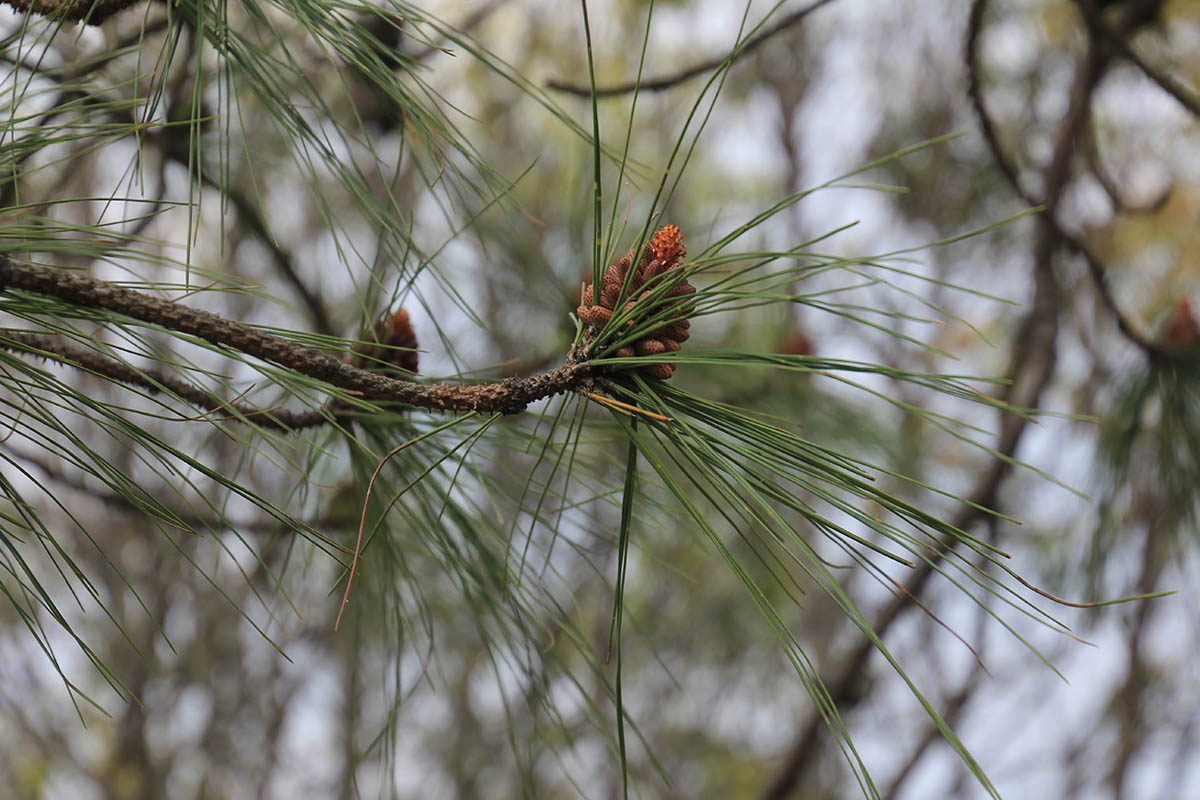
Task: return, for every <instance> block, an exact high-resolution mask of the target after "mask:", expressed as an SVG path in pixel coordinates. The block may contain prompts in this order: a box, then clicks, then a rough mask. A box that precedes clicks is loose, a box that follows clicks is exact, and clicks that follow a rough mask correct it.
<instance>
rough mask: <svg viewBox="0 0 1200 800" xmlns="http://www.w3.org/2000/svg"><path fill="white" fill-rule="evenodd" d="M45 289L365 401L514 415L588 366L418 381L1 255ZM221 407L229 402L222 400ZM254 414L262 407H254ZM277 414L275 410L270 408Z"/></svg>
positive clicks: (4, 265)
mask: <svg viewBox="0 0 1200 800" xmlns="http://www.w3.org/2000/svg"><path fill="white" fill-rule="evenodd" d="M12 290H20V291H25V292H33V293H35V294H41V295H47V296H49V297H55V298H57V299H59V300H63V301H65V302H68V303H72V304H75V305H79V306H84V307H87V308H95V309H104V310H106V311H110V312H113V313H116V314H121V315H123V316H126V317H130V318H132V319H136V320H140V321H142V322H146V323H150V324H152V325H158V326H160V327H163V328H166V329H167V330H171V331H175V332H177V333H184V334H188V335H191V336H196V337H198V338H200V339H203V340H204V341H206V342H209V343H211V344H215V345H219V346H222V347H227V348H230V349H232V350H236V351H238V352H240V353H244V354H246V355H249V356H253V357H254V358H258V359H261V360H263V361H268V362H270V363H272V364H276V365H278V366H281V367H284V368H286V369H290V370H292V371H294V372H298V373H300V374H302V375H306V376H308V377H310V378H314V379H316V380H320V381H323V382H325V383H328V384H330V385H331V386H336V387H337V388H339V389H342V390H344V391H347V392H352V393H354V394H357V395H359V396H361V397H363V398H364V399H368V400H382V401H389V402H394V403H403V404H405V405H409V406H414V407H417V408H424V409H429V410H435V411H480V412H485V413H500V414H517V413H520V412H521V411H524V410H525V408H526V407H527V406H528V405H529V404H530V403H532V402H534V401H536V400H541V399H542V398H545V397H550V396H552V395H556V394H561V393H563V392H568V391H574V390H576V389H585V388H588V387H589V386H591V385H592V383H593V380H592V379H593V372H594V368H593V367H592V366H591V365H590V364H589V363H587V362H585V361H577V360H574V359H573V358H572V359H569V360H568V361H567V363H566V364H564V365H562V366H560V367H558V368H557V369H553V370H550V371H549V372H544V373H542V374H540V375H534V376H531V377H528V378H524V377H514V378H506V379H505V380H503V381H499V382H497V383H484V384H453V383H435V384H419V383H413V382H410V381H404V380H398V379H396V378H391V377H388V376H386V375H381V374H379V373H377V372H372V371H370V370H366V369H360V368H358V367H355V366H352V365H350V364H347V363H346V362H344V361H342V360H340V359H338V358H336V357H334V356H332V355H330V354H328V353H325V352H322V351H320V350H314V349H312V348H310V347H305V346H304V345H301V344H298V343H296V342H293V341H291V340H289V339H285V338H283V337H282V336H276V335H275V334H271V333H267V332H265V331H261V330H258V329H256V328H253V327H251V326H249V325H246V324H243V323H240V322H234V321H231V320H227V319H225V318H223V317H220V316H218V315H216V314H213V313H211V312H208V311H202V310H199V309H194V308H189V307H187V306H184V305H182V304H180V303H173V302H171V301H169V300H165V299H162V298H158V297H153V296H151V295H148V294H144V293H142V292H138V291H135V290H133V289H126V288H123V287H119V286H114V285H112V284H110V283H106V282H104V281H100V280H96V279H95V278H90V277H87V276H84V275H80V274H77V273H74V272H69V271H67V270H63V269H56V268H53V267H45V266H38V265H32V264H19V263H17V262H15V261H13V260H12V259H10V258H8V257H7V256H0V291H12ZM224 407H228V406H227V405H226V406H224ZM260 413H261V412H260ZM273 413H274V415H275V416H278V412H273Z"/></svg>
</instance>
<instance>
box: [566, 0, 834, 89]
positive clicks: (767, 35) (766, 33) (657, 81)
mask: <svg viewBox="0 0 1200 800" xmlns="http://www.w3.org/2000/svg"><path fill="white" fill-rule="evenodd" d="M832 2H833V0H816V2H814V3H812V4H811V5H808V6H805V7H804V8H801V9H797V10H796V11H793V12H792V13H791V14H787V15H785V16H784V17H782V18H781V19H780V20H779V21H778V22H776V23H775V24H774V25H772V26H770V27H769V28H767V29H765V30H763V31H761V32H760V33H758V34H756V35H755V36H752V37H751V38H750V39H748V40H747V41H746V43H745V44H744V45H742V46H741V47H740V48H738V49H737V50H735V51H734V52H732V53H730V54H729V55H725V56H720V57H717V58H711V59H709V60H708V61H703V62H701V63H699V64H696V65H695V66H692V67H688V68H687V69H685V70H683V71H682V72H676V73H675V74H674V75H667V76H664V77H661V78H651V79H649V80H644V81H642V82H640V83H638V82H636V81H634V82H630V83H618V84H616V85H615V86H603V87H600V86H598V87H596V97H616V96H618V95H622V94H629V93H630V92H634V91H640V92H661V91H665V90H667V89H670V88H672V87H675V86H678V85H679V84H681V83H683V82H684V81H686V80H690V79H691V78H695V77H696V76H698V75H703V74H704V73H706V72H712V71H713V70H714V69H717V68H718V67H720V66H721V65H722V64H724V63H726V62H732V61H736V60H738V59H739V58H741V57H742V56H744V55H746V54H748V53H751V52H753V51H754V50H756V49H758V48H759V47H761V46H762V45H764V44H766V43H767V41H769V40H770V39H771V38H772V37H774V36H776V35H777V34H780V33H783V32H784V31H786V30H787V29H789V28H791V27H792V26H794V25H796V24H798V23H799V22H800V21H801V20H803V19H804V18H805V17H807V16H808V15H809V14H811V13H812V12H814V11H816V10H817V9H818V8H821V7H822V6H826V5H829V4H830V3H832ZM546 88H548V89H554V90H555V91H559V92H566V93H567V94H573V95H575V96H577V97H591V96H592V88H591V87H590V86H579V85H577V84H574V83H569V82H567V81H560V80H551V81H547V83H546Z"/></svg>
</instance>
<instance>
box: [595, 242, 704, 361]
mask: <svg viewBox="0 0 1200 800" xmlns="http://www.w3.org/2000/svg"><path fill="white" fill-rule="evenodd" d="M686 255H687V247H686V246H685V245H684V244H683V234H682V233H680V231H679V228H678V226H676V225H666V226H664V227H662V228H660V229H659V230H658V232H657V233H655V234H654V236H652V237H651V238H650V241H649V242H648V243H647V244H646V246H645V247H643V248H642V251H641V253H640V254H638V255H637V256H635V254H634V251H633V250H630V251H629V252H628V253H626V254H625V255H623V256H621V257H620V258H619V259H617V260H616V261H614V262H613V263H612V264H609V266H608V269H606V270H605V271H604V274H603V275H602V276H601V280H600V296H599V297H598V298H597V297H596V292H595V289H594V288H593V286H592V285H591V284H588V285H587V287H585V288H584V290H583V297H582V298H581V300H580V304H579V308H578V309H576V313H577V314H578V315H579V319H580V320H581V321H582V322H583V323H584V324H585V325H588V326H591V327H592V328H594V329H599V328H603V327H604V326H605V325H607V324H608V322H609V320H611V319H612V317H613V313H614V312H615V311H616V310H617V303H618V302H620V299H621V296H622V292H621V290H622V289H623V288H626V280H627V279H628V282H629V285H628V291H627V292H626V293H625V298H626V302H625V304H624V305H623V306H622V310H623V311H627V310H628V309H630V308H632V307H634V305H635V303H636V302H638V301H642V300H645V299H646V298H647V297H649V296H650V295H651V293H652V292H653V291H654V290H655V289H657V288H659V287H660V286H663V285H667V284H673V285H672V286H671V288H670V290H668V291H667V292H665V293H664V294H663V295H662V296H661V297H660V298H659V299H658V300H657V301H656V302H655V303H654V304H653V305H650V306H646V307H645V308H644V309H642V313H641V314H640V318H641V319H647V318H650V317H659V316H663V315H666V317H665V319H664V321H663V322H662V324H661V325H660V326H659V327H658V328H657V329H656V330H654V331H651V332H650V333H648V334H647V335H645V336H643V337H642V338H640V339H637V340H636V341H634V342H631V343H630V344H628V345H626V346H624V347H621V348H620V349H618V350H617V353H616V354H617V356H618V357H620V358H632V357H634V356H645V357H653V356H657V355H662V354H663V353H675V352H678V351H679V349H680V347H681V346H682V345H683V343H684V342H685V341H687V339H688V337H689V336H690V335H691V334H690V333H689V332H688V329H689V328H690V327H691V323H690V322H688V321H687V315H688V313H689V312H690V311H691V307H690V306H689V305H688V304H687V303H686V302H683V301H681V299H680V298H684V297H687V296H688V295H691V294H694V293H695V291H696V287H695V286H692V285H691V284H690V283H688V282H687V280H680V279H679V276H680V274H681V270H682V262H683V258H684V256H686ZM635 262H636V266H635ZM630 269H633V270H634V273H633V275H632V276H630V275H629V270H630ZM675 281H678V283H675ZM635 298H636V300H635ZM634 323H635V320H633V319H630V320H627V321H626V322H625V327H632V326H633V325H634ZM592 335H593V337H594V336H595V331H593V333H592ZM639 368H640V369H641V370H642V371H643V372H644V373H646V374H647V375H650V376H652V377H655V378H660V379H662V380H666V379H667V378H670V377H671V374H672V373H673V372H674V371H675V365H674V364H664V363H661V362H660V363H650V364H646V365H643V366H640V367H639Z"/></svg>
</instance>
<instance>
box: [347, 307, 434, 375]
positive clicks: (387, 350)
mask: <svg viewBox="0 0 1200 800" xmlns="http://www.w3.org/2000/svg"><path fill="white" fill-rule="evenodd" d="M373 339H374V342H373V343H363V344H360V345H359V346H358V347H357V348H355V353H354V360H353V363H354V366H356V367H360V368H362V369H385V368H387V367H389V366H393V367H399V368H400V369H402V370H405V371H407V372H411V373H413V374H416V372H417V367H418V353H417V334H416V331H414V330H413V326H412V320H410V319H409V318H408V312H407V311H405V310H404V309H403V308H401V309H399V310H397V311H394V312H393V313H391V314H389V315H388V316H387V317H385V318H384V319H381V320H380V321H379V322H378V323H377V324H376V325H375V331H374V334H373Z"/></svg>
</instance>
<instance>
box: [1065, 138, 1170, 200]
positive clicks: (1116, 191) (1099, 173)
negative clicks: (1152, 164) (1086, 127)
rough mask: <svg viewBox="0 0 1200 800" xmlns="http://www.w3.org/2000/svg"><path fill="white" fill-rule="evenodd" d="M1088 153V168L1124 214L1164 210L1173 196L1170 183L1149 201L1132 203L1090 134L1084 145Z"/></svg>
mask: <svg viewBox="0 0 1200 800" xmlns="http://www.w3.org/2000/svg"><path fill="white" fill-rule="evenodd" d="M1084 148H1085V150H1086V154H1087V162H1088V169H1089V170H1090V171H1091V173H1092V175H1093V176H1095V178H1096V181H1097V182H1098V183H1099V184H1100V188H1102V189H1104V193H1105V194H1106V195H1108V199H1109V201H1110V202H1111V203H1112V204H1113V208H1115V209H1116V210H1117V211H1119V212H1121V213H1124V214H1153V213H1156V212H1158V211H1161V210H1162V207H1163V206H1164V205H1166V203H1167V200H1168V199H1170V197H1171V185H1170V184H1168V185H1167V187H1166V188H1165V189H1163V190H1162V192H1161V193H1160V194H1159V196H1158V197H1156V198H1154V199H1153V200H1151V201H1150V202H1149V203H1141V204H1137V203H1130V202H1129V201H1128V200H1126V199H1125V197H1124V196H1123V195H1122V194H1121V187H1120V186H1118V185H1117V182H1116V181H1115V180H1113V177H1112V175H1110V174H1109V173H1108V170H1107V169H1106V168H1105V166H1104V163H1103V162H1102V161H1101V159H1100V148H1099V147H1098V146H1097V145H1096V139H1095V137H1094V136H1089V137H1088V141H1087V143H1086V144H1085V145H1084Z"/></svg>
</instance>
